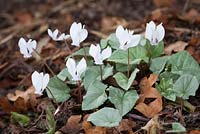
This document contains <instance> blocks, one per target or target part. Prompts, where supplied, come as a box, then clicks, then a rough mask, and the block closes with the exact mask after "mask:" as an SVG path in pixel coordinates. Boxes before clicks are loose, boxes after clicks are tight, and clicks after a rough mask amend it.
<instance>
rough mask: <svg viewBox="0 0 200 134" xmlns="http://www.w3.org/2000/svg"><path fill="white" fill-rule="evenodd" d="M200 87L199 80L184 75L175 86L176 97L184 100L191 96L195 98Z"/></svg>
mask: <svg viewBox="0 0 200 134" xmlns="http://www.w3.org/2000/svg"><path fill="white" fill-rule="evenodd" d="M198 87H199V82H198V80H197V78H196V77H195V76H193V75H190V74H184V75H182V76H181V77H180V78H179V79H178V80H177V81H176V82H175V84H174V87H173V88H174V91H175V92H176V96H179V97H181V98H183V99H188V98H189V96H191V95H192V96H195V92H196V91H197V89H198Z"/></svg>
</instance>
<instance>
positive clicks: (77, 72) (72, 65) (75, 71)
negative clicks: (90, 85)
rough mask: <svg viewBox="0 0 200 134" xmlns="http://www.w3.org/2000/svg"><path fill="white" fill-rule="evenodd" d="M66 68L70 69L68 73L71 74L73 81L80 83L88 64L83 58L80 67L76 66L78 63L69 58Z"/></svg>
mask: <svg viewBox="0 0 200 134" xmlns="http://www.w3.org/2000/svg"><path fill="white" fill-rule="evenodd" d="M66 66H67V69H68V72H69V73H70V74H71V76H72V80H74V81H79V80H81V74H82V73H83V72H85V70H86V68H87V64H86V61H85V59H84V58H82V59H81V60H80V62H79V63H78V65H76V62H75V60H74V59H72V58H69V59H68V60H67V62H66Z"/></svg>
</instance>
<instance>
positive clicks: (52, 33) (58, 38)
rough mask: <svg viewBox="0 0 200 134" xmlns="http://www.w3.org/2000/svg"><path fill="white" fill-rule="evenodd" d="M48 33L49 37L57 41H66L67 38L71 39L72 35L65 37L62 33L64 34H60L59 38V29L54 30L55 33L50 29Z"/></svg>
mask: <svg viewBox="0 0 200 134" xmlns="http://www.w3.org/2000/svg"><path fill="white" fill-rule="evenodd" d="M47 32H48V34H49V36H50V37H51V38H52V39H53V40H55V41H62V40H66V39H67V38H69V37H70V35H65V34H64V33H62V34H60V36H58V34H59V31H58V29H56V30H54V31H53V32H52V31H51V30H50V29H48V30H47Z"/></svg>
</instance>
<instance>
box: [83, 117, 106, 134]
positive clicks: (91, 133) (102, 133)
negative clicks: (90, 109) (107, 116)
mask: <svg viewBox="0 0 200 134" xmlns="http://www.w3.org/2000/svg"><path fill="white" fill-rule="evenodd" d="M88 116H89V115H85V116H84V118H83V122H82V128H83V130H84V131H85V134H106V130H107V129H106V128H105V127H98V126H92V124H91V123H90V122H88V121H87V118H88Z"/></svg>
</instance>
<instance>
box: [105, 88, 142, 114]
mask: <svg viewBox="0 0 200 134" xmlns="http://www.w3.org/2000/svg"><path fill="white" fill-rule="evenodd" d="M108 90H109V100H110V101H111V102H112V103H113V104H114V105H115V107H116V108H117V109H118V110H119V113H120V114H121V115H122V116H123V115H125V114H127V113H128V112H129V111H130V110H131V109H132V108H133V106H134V105H135V103H136V101H137V100H138V99H139V96H138V94H137V92H136V91H135V90H130V91H126V92H125V91H122V90H120V89H119V88H115V87H109V89H108Z"/></svg>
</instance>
